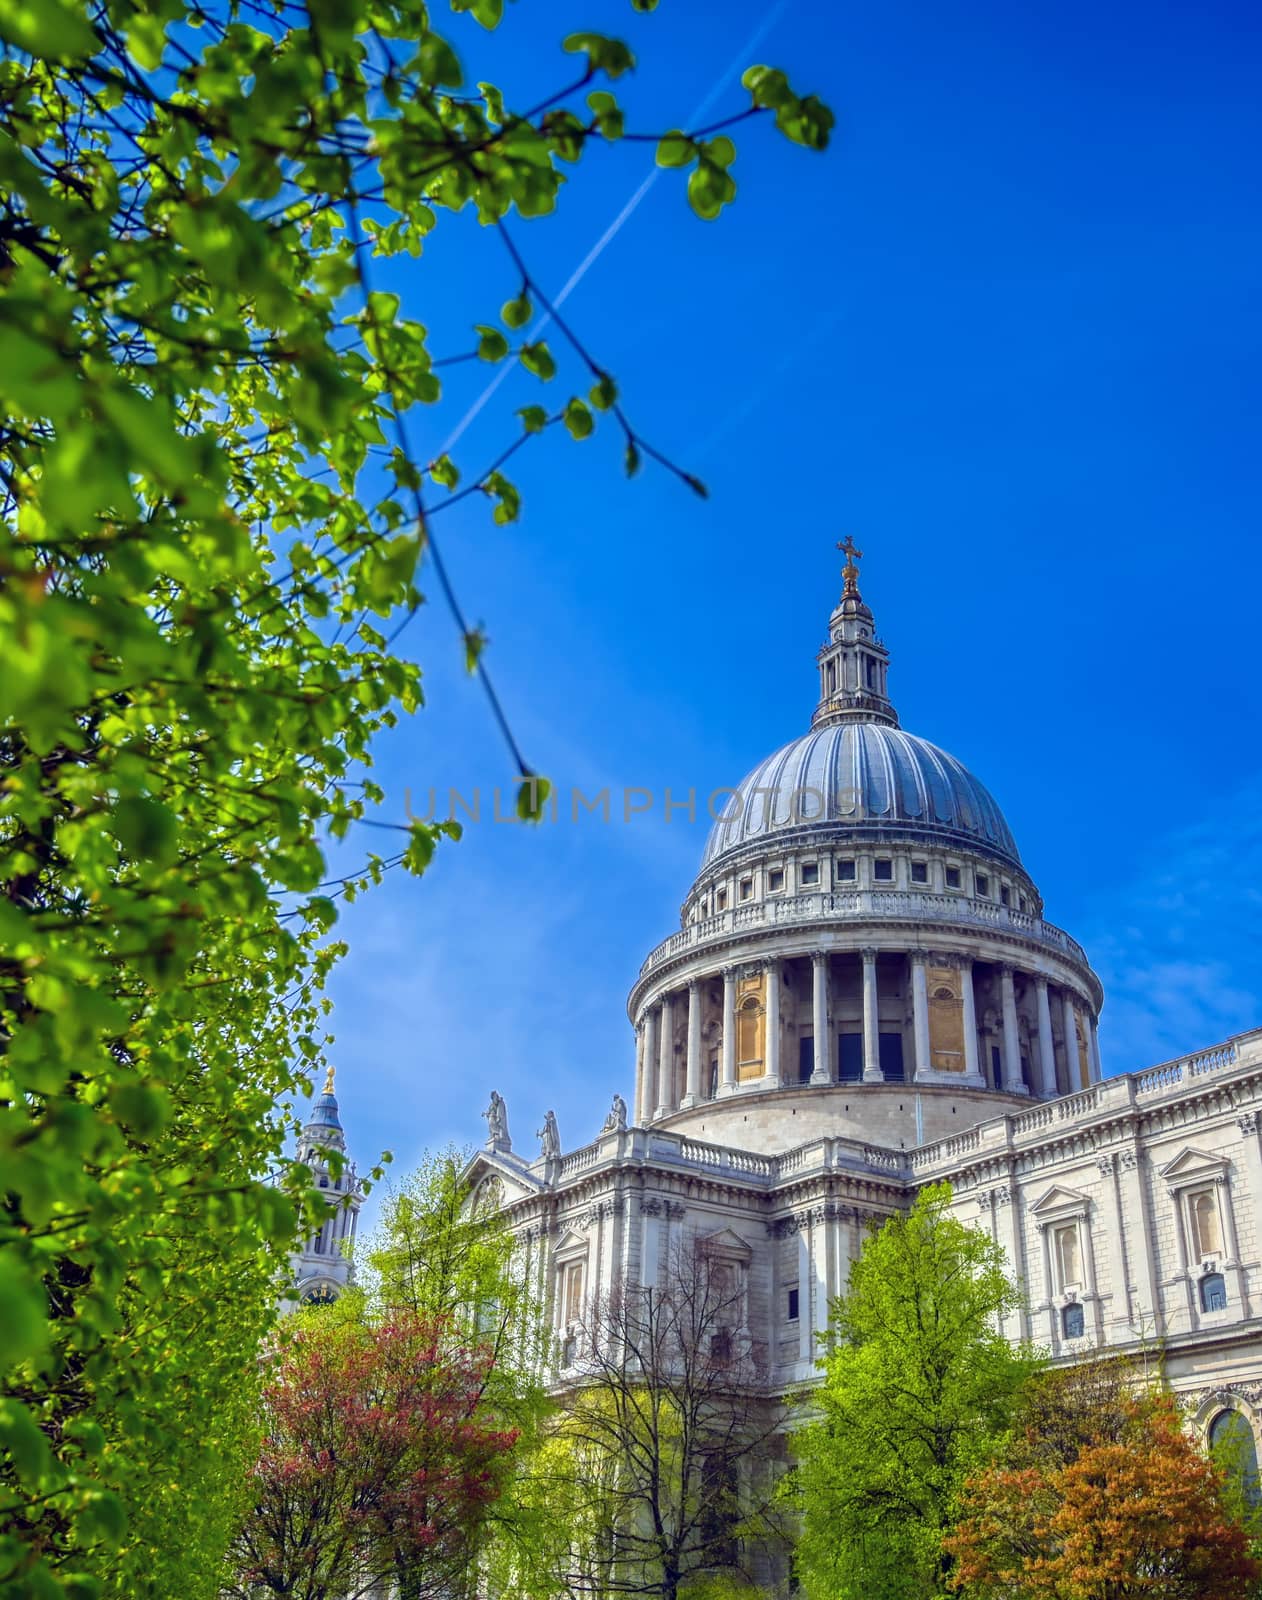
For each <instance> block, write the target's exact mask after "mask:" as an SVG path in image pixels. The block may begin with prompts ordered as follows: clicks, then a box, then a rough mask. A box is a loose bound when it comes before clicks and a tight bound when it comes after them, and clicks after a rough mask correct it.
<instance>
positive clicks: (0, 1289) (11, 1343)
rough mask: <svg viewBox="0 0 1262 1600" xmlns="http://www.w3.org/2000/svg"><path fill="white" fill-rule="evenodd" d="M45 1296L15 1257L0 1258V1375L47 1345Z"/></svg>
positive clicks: (38, 1352) (42, 1289)
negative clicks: (0, 1372)
mask: <svg viewBox="0 0 1262 1600" xmlns="http://www.w3.org/2000/svg"><path fill="white" fill-rule="evenodd" d="M47 1318H48V1296H47V1295H46V1294H45V1292H44V1287H43V1285H42V1284H41V1283H40V1282H39V1280H38V1279H36V1278H33V1277H31V1276H30V1274H29V1273H27V1272H26V1271H25V1270H24V1268H23V1267H22V1266H21V1264H20V1263H19V1261H18V1259H17V1256H16V1255H15V1254H5V1255H0V1371H6V1370H8V1369H9V1368H10V1367H15V1366H17V1365H18V1364H19V1363H20V1362H23V1361H28V1360H29V1359H30V1358H31V1357H32V1356H37V1355H39V1354H40V1353H41V1351H43V1350H44V1349H45V1347H46V1346H47V1343H48V1326H47Z"/></svg>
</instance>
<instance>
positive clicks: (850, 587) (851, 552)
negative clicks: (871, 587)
mask: <svg viewBox="0 0 1262 1600" xmlns="http://www.w3.org/2000/svg"><path fill="white" fill-rule="evenodd" d="M837 548H838V550H840V551H842V553H843V554H844V555H845V558H846V564H845V566H844V567H843V568H842V569H841V575H842V577H843V578H844V579H845V580H846V586H845V589H844V590H843V591H842V592H843V594H854V595H857V594H858V592H859V568H858V567H857V566H856V565H855V563H856V562H859V561H862V560H863V551H862V550H860V549H859V547H858V546H857V545H856V544H855V542H854V540H853V539H852V538H851V536H850V535H849V534H847V535H846V537H845V538H844V539H838V541H837Z"/></svg>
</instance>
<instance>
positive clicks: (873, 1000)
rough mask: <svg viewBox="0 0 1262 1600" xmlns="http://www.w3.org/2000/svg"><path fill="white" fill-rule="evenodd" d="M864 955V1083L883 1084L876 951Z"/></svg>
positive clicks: (867, 951) (865, 952) (868, 951)
mask: <svg viewBox="0 0 1262 1600" xmlns="http://www.w3.org/2000/svg"><path fill="white" fill-rule="evenodd" d="M862 955H863V1081H864V1083H882V1082H883V1081H884V1079H883V1076H882V1073H881V1014H880V1005H879V1002H878V998H877V989H876V951H875V950H864V951H863V952H862Z"/></svg>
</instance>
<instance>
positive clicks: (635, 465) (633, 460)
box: [623, 439, 640, 478]
mask: <svg viewBox="0 0 1262 1600" xmlns="http://www.w3.org/2000/svg"><path fill="white" fill-rule="evenodd" d="M623 465H624V467H625V468H626V474H627V477H628V478H634V477H635V475H636V473H637V472H638V471H639V470H640V449H639V446H638V445H637V444H636V442H635V440H634V439H628V441H627V448H626V453H625V455H624V456H623Z"/></svg>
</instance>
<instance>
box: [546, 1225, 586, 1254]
mask: <svg viewBox="0 0 1262 1600" xmlns="http://www.w3.org/2000/svg"><path fill="white" fill-rule="evenodd" d="M552 1253H553V1256H554V1257H555V1258H558V1259H559V1258H560V1257H561V1256H567V1255H569V1256H576V1255H580V1254H581V1255H586V1254H587V1235H586V1234H583V1233H579V1232H577V1231H576V1230H575V1229H574V1228H567V1229H566V1231H565V1232H564V1233H563V1234H562V1235H561V1237H560V1238H559V1239H558V1240H557V1242H556V1245H555V1247H554V1249H553V1252H552Z"/></svg>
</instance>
